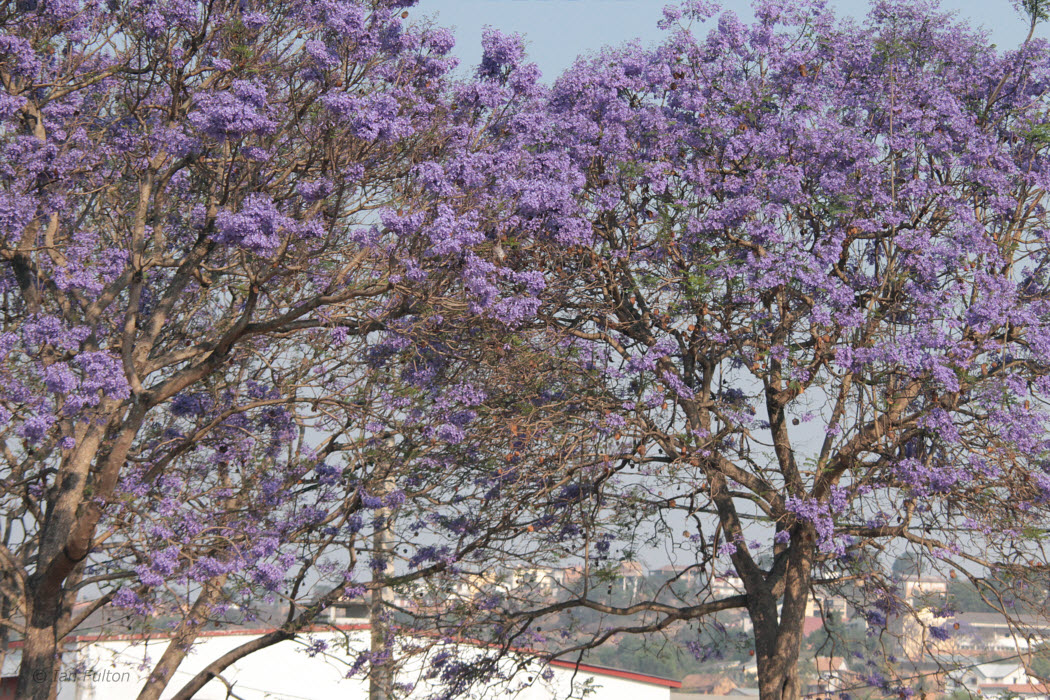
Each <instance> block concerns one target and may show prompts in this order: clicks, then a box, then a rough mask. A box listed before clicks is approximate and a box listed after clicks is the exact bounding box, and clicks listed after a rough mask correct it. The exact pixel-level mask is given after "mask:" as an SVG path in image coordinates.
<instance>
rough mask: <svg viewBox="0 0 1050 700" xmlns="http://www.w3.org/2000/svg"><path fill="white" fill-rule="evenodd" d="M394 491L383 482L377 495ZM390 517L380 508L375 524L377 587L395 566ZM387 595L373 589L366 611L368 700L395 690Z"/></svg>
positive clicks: (385, 697)
mask: <svg viewBox="0 0 1050 700" xmlns="http://www.w3.org/2000/svg"><path fill="white" fill-rule="evenodd" d="M393 489H394V483H393V480H392V479H384V481H383V485H382V488H381V493H379V494H377V495H380V496H386V495H387V494H388V493H390V492H391V491H392V490H393ZM392 517H393V512H392V509H391V508H387V507H383V508H379V509H377V510H376V520H377V521H379V522H380V523H381V524H380V525H379V526H378V527H376V531H375V533H374V534H373V536H372V545H373V556H374V557H376V558H379V559H382V561H383V562H384V565H383V567H382V568H381V569H376V570H375V574H373V580H374V581H376V582H379V583H381V582H382V579H384V578H386V577H387V576H391V575H393V573H394V565H393V561H391V558H392V554H393V553H392V552H391V541H392V539H393V533H392V530H391V526H392V522H391V518H392ZM389 595H390V594H389V589H388V588H387V587H386V586H383V585H379V586H376V587H375V588H374V589H372V604H371V609H370V611H369V618H370V619H369V623H370V627H371V637H372V639H371V652H372V665H371V669H370V671H369V674H368V700H391V697H392V693H393V689H394V668H393V663H394V660H393V658H390V657H389V656H388V652H389V651H390V650H391V649H392V648H393V643H394V640H392V639H389V635H390V625H389V621H388V619H387V614H388V611H387V610H386V606H385V605H384V602H385V601H386V600H387V599H388V597H389ZM377 658H382V659H383V661H382V662H381V663H378V664H377V663H376V659H377Z"/></svg>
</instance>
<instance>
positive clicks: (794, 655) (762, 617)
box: [748, 527, 814, 700]
mask: <svg viewBox="0 0 1050 700" xmlns="http://www.w3.org/2000/svg"><path fill="white" fill-rule="evenodd" d="M810 529H811V528H809V527H805V528H802V532H801V533H798V534H796V536H795V537H796V538H798V540H801V539H803V538H805V537H807V536H808V537H812V536H813V534H814V533H811V532H809V530H810ZM812 563H813V547H812V545H809V544H802V543H801V542H799V541H793V542H792V544H791V549H790V550H789V552H788V564H787V570H786V571H785V573H784V592H783V599H782V602H781V609H780V614H779V615H778V614H777V598H778V596H776V595H774V594H773V591H772V590H771V589H770V588H768V587H764V590H763V591H762V592H760V593H759V594H758V595H755V596H752V601H751V602H750V603H749V605H748V613H749V614H750V617H751V622H752V625H753V626H754V633H755V661H756V662H757V665H758V692H759V697H760V698H761V700H800V698H801V697H802V690H803V689H802V682H801V679H800V678H799V672H798V659H799V653H800V651H801V649H802V634H803V625H804V623H805V617H806V601H807V598H808V597H809V591H810V581H811V578H810V571H811V568H812Z"/></svg>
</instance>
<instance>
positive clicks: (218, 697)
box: [61, 630, 670, 700]
mask: <svg viewBox="0 0 1050 700" xmlns="http://www.w3.org/2000/svg"><path fill="white" fill-rule="evenodd" d="M249 639H251V636H247V635H220V636H210V637H205V638H203V639H202V640H201V641H199V642H198V644H196V645H195V646H194V650H193V652H192V654H191V655H190V656H189V657H187V659H186V660H185V661H184V662H183V664H182V666H181V668H180V670H179V671H178V672H177V673H176V675H175V678H174V679H173V681H172V683H171V684H169V687H168V692H167V693H165V695H164V696H163V697H165V698H168V697H171V695H173V694H174V693H175V692H176V691H177V690H178V688H179V687H181V686H182V684H183V683H185V682H186V681H188V680H189V679H190V678H191V677H192V676H193V675H194V674H195V673H196V672H197V671H199V670H200V669H202V668H204V667H205V666H206V665H207V664H208V663H209V662H211V661H212V660H214V659H216V658H218V657H219V656H221V655H222V654H224V653H226V652H227V651H229V650H231V649H233V648H235V647H237V646H239V645H240V644H243V643H244V642H246V641H248V640H249ZM305 639H306V640H307V641H312V640H322V641H325V642H327V643H328V645H329V648H328V651H327V652H325V653H324V654H318V655H315V656H310V655H308V654H307V653H306V652H305V649H306V647H305V645H304V644H302V643H299V642H294V641H293V642H282V643H280V644H276V645H274V646H272V647H269V648H268V649H264V650H262V651H259V652H256V653H254V654H252V655H250V656H249V657H247V658H246V659H243V660H242V661H240V662H238V663H237V664H236V665H235V666H233V667H231V668H230V669H228V670H227V672H226V673H224V674H223V676H224V678H225V679H226V680H227V681H228V682H229V683H230V684H231V685H232V686H233V692H234V693H236V695H237V696H238V697H241V698H244V700H263V699H264V698H266V699H267V700H282V699H283V700H329V699H330V700H337V699H338V700H357V699H358V698H360V699H362V700H364V699H366V698H367V697H368V685H367V681H366V680H364V679H362V678H361V677H360V676H356V677H355V678H353V679H347V678H345V676H346V673H347V671H348V670H349V668H350V666H351V665H352V663H353V661H354V658H355V656H356V654H355V653H354V652H355V651H357V650H363V649H367V648H368V631H367V630H357V631H351V632H346V633H345V634H344V633H339V632H323V633H317V634H313V635H309V636H308V637H306V638H305ZM407 643H411V640H409V641H408V642H406V644H407ZM165 645H166V640H157V641H154V642H149V643H145V642H142V641H103V642H94V643H92V644H88V645H85V646H84V647H83V648H82V649H81V650H80V653H79V654H80V659H81V661H82V662H83V663H84V665H85V667H89V668H91V669H92V671H93V672H94V676H93V677H92V678H87V677H85V678H81V679H80V681H79V683H77V684H76V685H75V686H74V685H71V684H69V683H65V684H63V687H62V693H61V698H62V700H74V698H75V700H134V698H135V697H136V695H137V693H138V690H139V688H140V687H141V684H142V683H143V682H144V681H145V679H146V677H147V676H148V674H149V670H150V668H152V665H153V663H155V662H156V660H157V659H158V658H159V657H160V655H161V654H162V653H163V651H164V648H165ZM348 649H349V650H350V651H349V652H348ZM458 649H459V651H460V652H461V653H463V654H467V655H469V654H472V653H473V654H477V653H480V651H479V650H478V649H477V648H474V647H469V646H466V645H459V647H458ZM523 658H524V657H521V656H518V657H516V658H514V659H511V658H507V659H505V665H506V668H508V669H509V668H510V667H511V665H513V663H514V662H516V661H520V660H522V659H523ZM422 668H425V666H424V665H423V663H422V661H421V660H420V661H418V662H413V663H409V664H407V668H406V669H404V670H403V671H402V672H401V673H399V675H398V678H397V681H398V682H402V683H411V684H413V685H414V686H415V692H414V693H413V694H412V696H411V697H412V698H414V699H416V700H423V698H426V697H428V696H429V695H430V693H431V692H433V690H434V689H435V686H434V685H433V684H432V683H431V682H429V681H427V680H426V679H423V678H421V677H420V676H421V674H420V669H422ZM537 668H538V666H536V665H535V664H534V665H533V667H532V669H531V670H528V671H523V672H521V673H520V674H519V675H518V676H516V677H515V679H514V681H513V682H512V684H511V685H510V686H508V685H506V684H503V683H501V684H499V685H498V686H494V687H490V688H488V689H487V690H479V691H476V692H474V693H473V694H472V695H471V696H470V697H471V698H475V699H479V700H480V699H481V698H490V697H491V698H496V697H499V698H513V699H514V700H547V699H553V698H558V699H559V700H561V699H566V700H567V699H569V698H584V697H587V698H600V699H601V700H669V698H670V689H669V688H667V687H662V686H658V685H655V684H650V683H645V682H641V681H638V680H633V679H628V678H618V677H614V676H610V675H605V674H599V673H590V672H583V671H578V672H575V673H574V671H573V669H569V668H559V667H554V668H552V669H551V671H552V672H553V677H552V678H551V679H550V680H549V681H545V680H543V679H541V678H540V677H539V673H537V672H536V669H537ZM529 677H531V678H532V679H533V682H532V683H531V684H530V683H528V682H527V679H528V678H529ZM77 686H78V687H77ZM588 688H591V689H592V692H590V693H588V692H587V689H588ZM508 689H509V690H511V692H510V693H508V692H507V691H508ZM70 691H72V693H71V692H70ZM196 697H197V698H199V699H200V700H227V698H228V697H229V695H228V689H227V687H226V686H225V685H224V684H222V683H221V682H220V681H217V680H215V681H212V682H211V683H209V684H208V685H207V686H206V687H205V688H204V689H203V690H202V691H201V692H200V693H198V694H197V696H196Z"/></svg>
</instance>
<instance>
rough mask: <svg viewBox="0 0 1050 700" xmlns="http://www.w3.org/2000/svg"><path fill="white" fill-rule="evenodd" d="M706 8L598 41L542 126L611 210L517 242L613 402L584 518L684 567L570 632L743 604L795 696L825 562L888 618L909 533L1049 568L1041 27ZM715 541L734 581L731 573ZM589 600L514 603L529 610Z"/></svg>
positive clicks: (594, 454) (589, 196)
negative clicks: (1004, 36) (559, 237)
mask: <svg viewBox="0 0 1050 700" xmlns="http://www.w3.org/2000/svg"><path fill="white" fill-rule="evenodd" d="M1023 9H1026V10H1027V11H1028V12H1029V17H1030V19H1031V22H1032V27H1033V29H1034V27H1035V26H1036V22H1037V21H1038V20H1040V19H1042V18H1043V16H1044V15H1045V12H1044V10H1043V8H1042V6H1041V5H1040V4H1038V3H1026V4H1025V7H1024V8H1023ZM715 12H716V9H715V7H714V6H712V5H709V4H708V3H704V2H697V1H693V2H688V3H685V4H684V5H682V6H680V7H672V8H669V9H668V10H667V11H666V28H667V29H668V31H669V36H668V38H667V40H666V41H665V42H664V43H662V44H661V45H660V46H658V47H656V48H653V49H645V48H642V47H640V46H637V45H629V46H626V47H623V48H620V49H615V50H608V51H606V52H604V53H602V54H601V55H599V56H596V57H594V58H592V59H588V60H581V61H580V62H578V63H577V64H576V65H575V66H574V67H573V68H572V69H571V70H570V71H569V72H568V73H566V74H565V75H564V76H562V77H561V78H560V79H559V80H558V81H557V82H556V84H555V85H554V87H553V88H552V90H551V93H550V94H549V96H548V99H547V102H546V106H545V107H544V109H543V111H542V112H541V114H540V115H538V116H537V119H544V120H547V122H548V123H549V124H550V125H551V127H550V130H549V131H548V132H546V133H545V134H544V137H543V138H542V139H540V140H538V141H535V142H533V143H531V144H529V145H528V148H530V149H531V150H533V151H536V152H544V151H547V152H562V153H568V154H570V155H571V157H572V160H573V164H574V168H573V171H572V172H573V177H575V178H582V179H583V181H584V182H585V185H584V186H582V187H580V188H579V190H578V194H577V197H578V202H579V205H580V207H581V211H582V212H585V213H586V215H587V216H588V217H589V219H590V220H591V222H592V226H593V228H592V231H593V239H592V240H591V241H590V242H588V243H587V244H586V245H583V246H576V247H568V248H561V249H555V248H551V247H547V248H544V249H542V250H541V251H537V257H536V258H535V259H533V260H532V261H531V262H530V263H529V264H531V265H533V266H535V267H543V268H544V269H546V270H547V273H548V285H547V287H546V289H545V291H544V292H543V294H542V296H543V300H544V305H543V307H541V309H540V315H541V317H542V318H543V319H544V320H545V322H546V323H547V324H548V326H549V327H551V328H557V329H559V331H560V332H564V333H568V334H569V335H571V336H573V337H575V338H577V339H578V340H579V341H580V342H581V345H582V351H581V355H580V357H581V358H583V359H585V360H586V364H584V365H583V369H585V370H586V371H588V372H589V373H590V374H591V376H592V377H593V379H594V381H596V382H600V383H602V384H604V386H605V390H604V395H605V396H606V397H607V398H608V400H610V402H613V403H612V408H610V409H609V410H608V413H607V415H606V416H605V417H604V419H603V420H602V422H601V423H600V424H599V425H597V426H595V431H594V445H593V448H592V449H590V450H589V451H588V452H587V453H586V454H580V455H579V459H581V460H584V461H586V462H588V463H589V464H591V465H592V467H593V468H594V469H596V470H597V471H599V472H600V467H601V465H602V464H604V466H605V468H606V470H607V471H608V470H612V471H613V472H615V474H614V476H612V477H608V476H606V477H604V478H603V479H602V481H601V482H600V483H597V487H596V488H593V489H591V491H590V492H589V493H588V494H586V499H587V500H588V501H589V503H590V504H591V507H590V508H589V509H588V512H589V513H590V516H589V517H590V520H589V523H590V526H591V527H590V532H591V538H590V539H589V540H588V542H593V541H594V538H596V537H598V534H599V533H604V535H603V536H604V537H605V547H606V552H608V549H609V548H610V547H611V549H612V552H613V556H614V558H615V557H616V556H619V557H621V558H627V559H631V558H633V557H634V556H636V553H638V552H639V551H641V550H643V548H644V547H646V546H651V545H652V544H653V543H663V546H664V547H665V548H666V551H670V552H673V553H674V557H675V561H676V562H677V564H678V565H679V566H680V572H679V573H680V576H682V577H683V580H685V577H687V576H688V577H689V578H690V580H693V581H695V582H696V583H694V585H693V587H692V588H689V587H685V588H683V587H682V586H675V587H674V589H675V593H674V595H671V592H670V590H668V591H665V593H666V595H663V596H661V597H658V598H642V599H638V600H635V601H632V603H631V604H630V605H624V606H618V607H614V606H608V605H599V604H598V603H599V602H600V601H598V600H597V599H596V595H597V593H596V591H597V590H600V587H597V586H595V587H593V588H591V589H590V592H588V589H587V588H584V589H583V592H582V594H577V595H576V597H575V603H576V604H577V605H578V606H583V607H590V608H592V609H595V610H600V611H601V612H603V613H604V614H605V615H606V617H605V621H604V622H603V623H602V626H601V628H600V629H598V630H597V631H595V630H594V629H591V630H589V631H588V637H587V638H586V639H584V640H583V641H580V642H579V644H578V645H576V646H575V648H581V647H586V646H589V645H594V644H597V643H600V642H601V641H603V640H605V639H607V638H608V637H609V636H611V635H612V634H614V633H616V632H618V631H633V632H644V631H647V630H648V631H654V630H659V629H663V628H665V627H667V626H668V625H669V624H671V623H673V622H676V621H681V620H685V621H694V620H695V621H700V620H703V619H707V618H709V617H710V616H712V615H713V614H714V613H716V612H718V611H720V610H725V609H728V608H739V609H742V610H746V612H747V614H748V615H749V617H750V620H751V622H752V623H753V628H754V632H753V634H754V646H753V652H754V655H755V658H756V661H757V667H758V677H759V686H760V690H761V694H762V697H763V698H769V699H771V700H772V699H780V698H798V697H799V696H800V694H801V693H802V692H803V688H802V687H801V686H800V681H799V675H798V658H799V650H800V643H801V640H802V635H803V617H804V615H805V610H806V606H807V601H808V600H809V599H810V597H811V595H812V594H813V592H814V591H816V590H818V589H820V588H821V587H832V588H836V589H837V590H842V589H843V588H844V587H848V589H849V590H850V592H851V594H853V595H855V596H856V597H857V598H858V600H857V604H858V605H861V606H862V607H861V609H862V610H864V611H865V615H866V618H867V622H868V625H869V628H870V629H871V630H873V631H877V630H879V629H883V628H885V627H886V624H887V619H888V618H892V617H893V616H895V615H897V614H899V613H901V612H903V611H904V607H905V606H904V603H905V601H904V599H903V594H902V593H901V592H899V591H897V590H895V588H894V581H893V576H892V572H891V571H890V570H889V565H890V564H891V563H892V560H893V557H894V556H895V554H896V553H899V552H900V551H902V550H904V549H911V550H915V551H917V552H921V553H924V556H925V557H926V558H927V559H928V560H930V561H932V562H933V563H934V564H935V565H936V566H937V567H938V568H939V569H941V570H942V571H948V570H951V571H953V572H958V573H961V574H962V575H963V577H969V578H971V579H973V580H979V579H988V578H989V577H998V578H1000V579H1002V580H1004V581H1007V580H1009V581H1012V582H1013V584H1012V585H1016V586H1018V587H1019V586H1020V585H1021V584H1023V583H1024V579H1025V577H1032V576H1034V575H1038V574H1039V573H1040V572H1045V571H1046V566H1047V561H1048V560H1047V549H1046V534H1047V526H1048V508H1050V467H1048V464H1050V462H1048V461H1047V460H1048V454H1050V453H1048V448H1050V442H1048V434H1047V430H1046V428H1047V421H1048V417H1050V276H1048V273H1050V246H1048V243H1050V228H1048V221H1047V209H1046V201H1047V200H1046V191H1047V186H1048V185H1050V157H1048V156H1050V131H1048V127H1047V115H1048V109H1050V100H1048V90H1050V61H1048V55H1050V54H1048V47H1047V46H1046V43H1045V42H1043V41H1039V40H1035V39H1033V38H1032V36H1031V35H1030V36H1029V40H1028V41H1026V42H1025V43H1024V44H1023V45H1022V46H1021V47H1020V48H1018V49H1015V50H1010V51H1000V50H998V49H996V48H995V47H993V46H991V45H990V44H989V43H988V41H987V39H986V37H985V36H984V35H982V34H980V33H978V32H975V31H973V30H971V29H969V28H967V27H966V26H965V25H961V24H959V23H957V22H956V21H955V20H953V19H952V18H951V17H950V16H947V15H944V14H942V13H939V12H938V11H937V9H936V7H935V5H932V4H928V3H916V2H876V3H874V4H873V6H872V8H871V12H870V14H869V16H868V19H867V21H866V22H864V23H856V22H853V21H842V20H836V19H835V18H834V17H833V15H832V14H831V12H830V11H829V10H828V9H827V8H826V7H825V6H824V5H823V4H804V3H792V2H781V1H779V0H777V1H772V0H770V1H763V2H759V3H757V4H756V5H755V12H756V18H757V19H756V21H755V23H754V24H752V25H745V24H743V23H741V22H740V21H739V20H738V19H737V18H736V17H735V15H734V14H733V13H731V12H726V13H724V14H722V15H720V16H719V17H718V19H717V26H716V27H715V28H714V29H712V30H710V32H709V33H707V34H706V36H702V37H698V36H697V34H696V33H694V32H693V31H691V27H690V25H692V26H693V27H697V25H698V23H700V22H702V21H704V20H707V19H709V18H710V17H712V16H713V15H714V13H715ZM567 179H568V178H567ZM582 510H583V509H581V511H582ZM554 525H555V523H552V526H554ZM683 530H684V532H683ZM887 553H888V555H887ZM576 556H577V561H588V560H592V559H593V558H594V557H595V556H596V554H595V550H594V549H593V548H589V549H584V548H582V547H581V549H580V550H578V551H577V552H576ZM605 556H608V555H607V554H606V555H605ZM727 572H728V573H729V574H732V575H735V576H738V577H739V579H740V580H741V582H742V588H743V590H741V591H740V593H739V594H738V595H732V596H729V597H722V598H718V597H716V596H715V595H714V593H713V588H712V585H711V584H712V582H713V581H714V579H715V577H716V576H721V575H726V574H727ZM694 575H695V577H694ZM954 575H955V574H954V573H953V576H954ZM1044 589H1045V587H1044ZM683 591H684V592H683ZM569 602H572V601H568V602H567V603H566V604H565V605H557V606H552V605H543V604H533V605H532V606H531V607H530V606H529V605H528V604H526V603H525V602H520V601H519V602H518V603H516V605H515V606H514V607H513V608H510V607H508V608H507V609H505V610H503V611H501V613H499V614H497V616H501V619H502V621H503V624H504V625H505V626H506V627H507V628H508V629H513V630H516V631H517V633H519V634H520V633H521V632H522V631H523V630H526V629H535V626H536V624H535V623H536V622H537V621H538V620H539V618H541V616H542V615H545V614H551V613H555V612H559V613H560V612H561V611H563V610H565V609H566V607H568V603H569ZM1005 611H1006V612H1007V613H1010V612H1011V609H1010V608H1008V607H1007V608H1006V610H1005ZM1019 611H1020V608H1015V609H1013V612H1019ZM938 614H939V615H942V616H943V615H947V614H949V613H948V612H947V611H941V612H939V613H938ZM617 615H623V616H630V617H629V619H628V620H626V621H624V622H623V623H622V624H617V623H616V622H615V619H616V617H615V616H617ZM610 616H612V617H610ZM610 620H612V622H610ZM941 620H943V617H942V618H941ZM927 622H928V625H929V626H930V629H929V632H930V633H931V634H932V635H933V638H934V639H938V638H943V637H945V636H947V635H949V634H950V633H951V632H952V629H951V627H950V625H947V626H946V625H944V624H943V622H942V621H938V620H937V618H936V615H935V616H934V618H933V620H932V622H931V621H930V620H927ZM547 629H550V628H549V627H548V628H547ZM558 629H559V630H560V629H562V628H561V626H559V627H558ZM544 637H545V639H546V640H547V642H548V643H553V642H557V639H556V637H555V636H554V635H553V634H546V635H544ZM560 646H561V648H562V649H564V648H565V647H566V645H565V644H564V643H562V644H561V645H560ZM696 651H697V653H698V654H705V653H708V654H709V653H716V652H717V650H706V651H705V650H703V649H699V648H698V649H696ZM867 682H869V683H871V684H873V685H881V686H882V687H883V689H884V690H889V689H891V687H892V681H891V680H888V679H886V678H884V677H881V676H879V675H878V674H876V673H874V671H873V672H872V674H871V675H870V678H869V680H868V681H867ZM906 685H907V684H905V686H906Z"/></svg>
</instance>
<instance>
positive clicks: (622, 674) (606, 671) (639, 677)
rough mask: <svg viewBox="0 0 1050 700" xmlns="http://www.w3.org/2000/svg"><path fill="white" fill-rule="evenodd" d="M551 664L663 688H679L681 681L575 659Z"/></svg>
mask: <svg viewBox="0 0 1050 700" xmlns="http://www.w3.org/2000/svg"><path fill="white" fill-rule="evenodd" d="M550 665H551V666H557V667H559V668H571V669H573V670H576V671H585V672H587V673H594V674H597V675H600V676H613V677H614V678H626V679H628V680H632V681H639V682H641V683H650V684H652V685H660V686H663V687H665V688H681V687H682V681H673V680H671V679H670V678H660V677H659V676H650V675H648V674H645V673H635V672H634V671H622V670H620V669H618V668H606V667H604V666H592V665H590V664H580V663H576V662H575V661H563V660H561V659H552V660H551V662H550Z"/></svg>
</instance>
